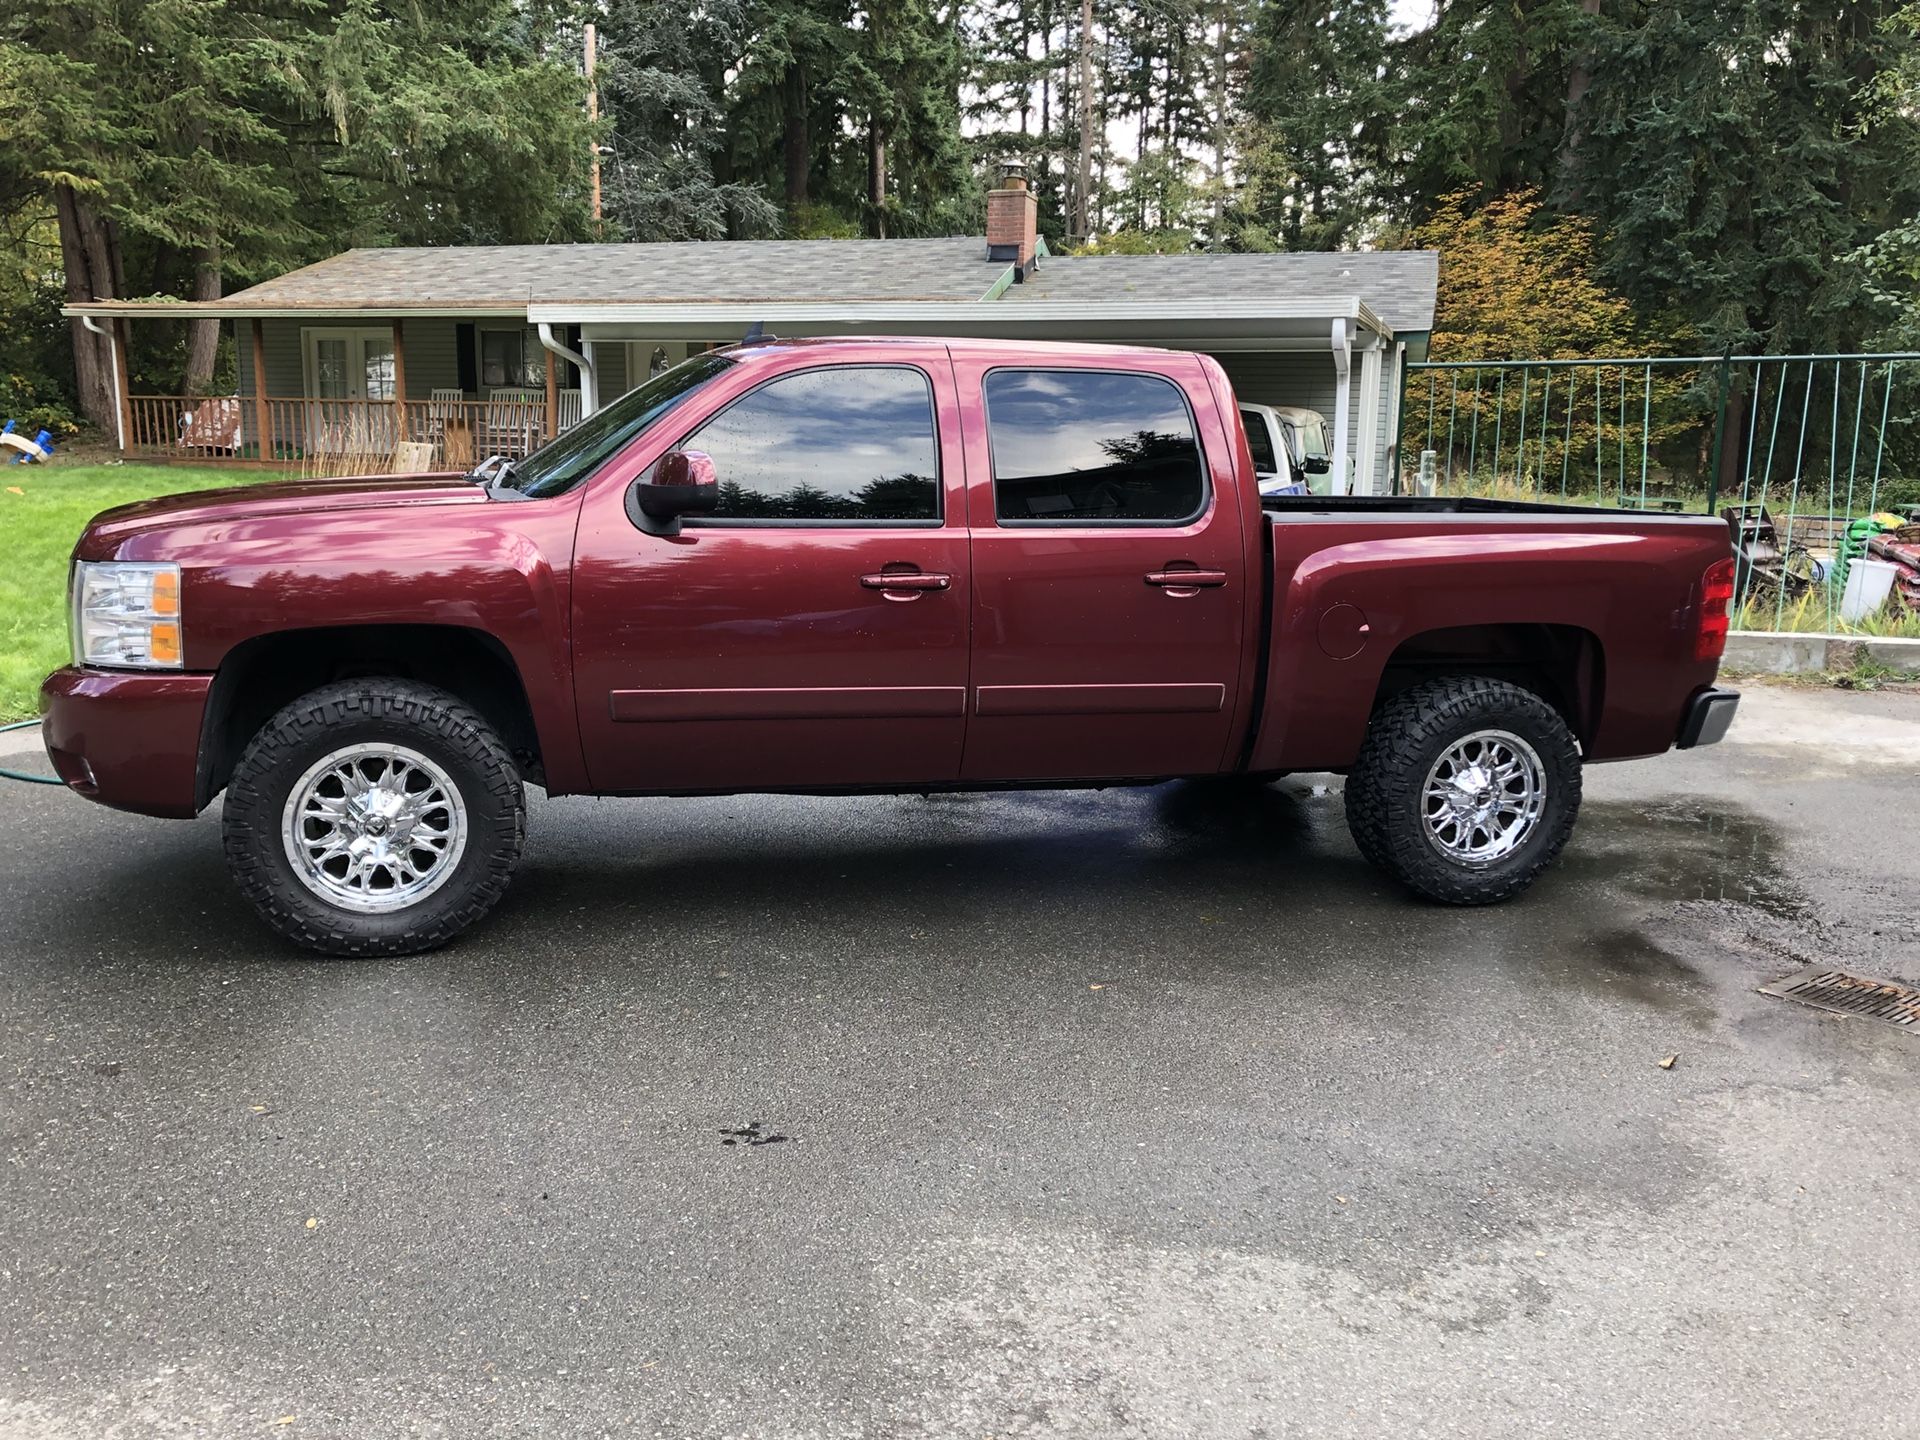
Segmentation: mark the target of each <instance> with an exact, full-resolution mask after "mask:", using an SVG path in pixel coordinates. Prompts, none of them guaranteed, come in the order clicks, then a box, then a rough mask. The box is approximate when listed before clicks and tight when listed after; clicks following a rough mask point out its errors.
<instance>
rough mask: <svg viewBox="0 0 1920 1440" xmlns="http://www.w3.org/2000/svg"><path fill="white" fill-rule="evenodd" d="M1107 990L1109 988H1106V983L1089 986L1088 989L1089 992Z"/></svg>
mask: <svg viewBox="0 0 1920 1440" xmlns="http://www.w3.org/2000/svg"><path fill="white" fill-rule="evenodd" d="M1106 988H1107V987H1106V982H1104V981H1102V982H1101V983H1100V984H1098V985H1089V986H1087V989H1089V990H1104V989H1106Z"/></svg>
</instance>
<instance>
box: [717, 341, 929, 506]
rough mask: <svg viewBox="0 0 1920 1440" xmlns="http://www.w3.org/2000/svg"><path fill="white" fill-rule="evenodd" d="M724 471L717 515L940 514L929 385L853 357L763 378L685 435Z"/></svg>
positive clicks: (912, 374)
mask: <svg viewBox="0 0 1920 1440" xmlns="http://www.w3.org/2000/svg"><path fill="white" fill-rule="evenodd" d="M681 448H682V449H685V450H704V451H706V452H707V453H708V454H709V455H711V456H712V457H713V465H714V469H715V470H716V471H718V472H719V476H720V508H719V509H718V510H716V511H714V518H716V519H720V520H938V519H939V518H940V459H939V447H938V446H937V445H936V444H935V441H934V429H933V388H932V386H931V385H929V384H928V382H927V377H926V376H925V375H923V374H921V373H920V372H919V371H918V370H909V369H904V368H898V367H879V366H856V367H849V368H840V369H834V370H804V371H802V372H800V373H799V374H797V375H788V376H784V377H783V378H781V379H779V380H773V381H769V382H768V383H767V384H765V385H763V386H761V387H760V388H759V389H758V390H755V391H753V392H752V393H751V394H749V395H747V396H745V397H743V398H742V399H741V400H739V401H737V402H736V403H734V404H733V405H730V406H728V407H727V409H725V410H723V411H721V412H720V413H719V414H718V415H716V416H714V417H713V419H711V420H709V421H708V422H707V423H706V424H705V425H702V426H701V427H700V428H699V429H698V430H697V431H695V432H694V433H693V434H692V435H689V436H688V437H687V438H686V439H685V440H684V441H682V442H681Z"/></svg>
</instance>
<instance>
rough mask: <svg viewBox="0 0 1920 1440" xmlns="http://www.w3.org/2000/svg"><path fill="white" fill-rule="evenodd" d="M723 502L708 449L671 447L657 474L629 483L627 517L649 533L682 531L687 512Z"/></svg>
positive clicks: (704, 510)
mask: <svg viewBox="0 0 1920 1440" xmlns="http://www.w3.org/2000/svg"><path fill="white" fill-rule="evenodd" d="M719 506H720V475H719V472H718V471H716V470H715V469H714V467H713V457H712V456H711V455H709V454H707V453H706V452H705V451H704V450H669V451H668V452H667V453H666V454H664V455H662V456H661V457H660V463H659V464H657V465H655V466H654V467H653V474H651V475H649V476H647V477H646V478H645V479H643V480H636V481H634V482H633V484H631V485H629V486H628V487H627V518H628V519H629V520H631V521H632V522H633V523H634V525H635V526H636V527H637V528H639V529H641V530H644V531H646V532H647V533H648V534H649V535H678V534H679V533H680V517H681V516H683V515H711V514H712V513H713V512H714V511H715V510H716V509H718V508H719Z"/></svg>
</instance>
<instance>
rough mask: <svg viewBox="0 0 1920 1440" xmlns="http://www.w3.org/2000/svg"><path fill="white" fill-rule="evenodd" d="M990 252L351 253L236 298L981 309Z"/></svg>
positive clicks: (773, 245)
mask: <svg viewBox="0 0 1920 1440" xmlns="http://www.w3.org/2000/svg"><path fill="white" fill-rule="evenodd" d="M1005 269H1006V267H1005V266H1004V265H996V264H992V263H989V262H988V260H987V247H986V244H985V242H984V241H982V240H979V239H977V238H974V237H970V236H956V237H954V238H952V239H946V240H733V241H705V242H702V241H682V242H667V243H656V244H638V245H458V246H443V247H439V248H435V249H417V250H403V249H392V250H348V251H346V252H345V253H344V254H341V255H335V256H333V257H332V258H331V259H328V260H322V261H320V263H319V264H317V265H309V266H307V267H306V268H305V269H303V270H295V271H293V272H292V273H291V274H288V275H282V276H280V277H279V278H278V279H277V280H268V281H265V282H264V283H262V284H259V285H255V286H254V287H253V288H252V289H249V290H242V291H239V292H237V293H235V294H234V295H231V296H229V297H228V302H230V303H231V305H232V307H233V308H235V309H244V308H255V307H276V308H277V307H281V306H289V307H293V306H313V307H315V308H322V307H340V306H354V307H362V306H364V307H365V308H367V309H369V310H392V309H407V308H424V307H432V308H434V309H457V308H461V307H465V306H472V307H474V308H481V307H484V306H488V305H493V306H499V305H525V304H528V303H529V302H532V303H538V304H545V305H555V304H565V303H567V302H569V301H580V302H594V303H602V304H604V303H608V302H617V301H634V302H643V303H644V302H646V301H650V300H651V301H661V302H667V301H682V302H685V301H755V300H806V301H833V300H978V299H979V298H980V297H981V296H982V295H984V294H986V292H987V290H988V288H989V287H990V286H991V285H992V284H993V283H994V281H995V280H997V279H999V278H1000V276H1001V275H1002V274H1003V273H1004V272H1005Z"/></svg>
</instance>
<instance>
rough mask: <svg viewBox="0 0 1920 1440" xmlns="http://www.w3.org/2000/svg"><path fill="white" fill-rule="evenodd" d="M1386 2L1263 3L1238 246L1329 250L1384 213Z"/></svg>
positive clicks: (1255, 43) (1254, 43)
mask: <svg viewBox="0 0 1920 1440" xmlns="http://www.w3.org/2000/svg"><path fill="white" fill-rule="evenodd" d="M1387 20H1388V15H1387V5H1386V0H1265V3H1263V4H1261V5H1260V6H1259V8H1258V9H1257V10H1256V11H1255V12H1254V19H1253V25H1252V34H1251V36H1250V37H1249V45H1250V47H1251V52H1252V59H1251V64H1250V66H1249V74H1248V78H1247V86H1246V94H1245V98H1244V101H1243V106H1244V111H1245V115H1246V126H1245V130H1244V132H1243V139H1242V144H1243V146H1244V150H1243V154H1242V156H1241V162H1242V176H1241V182H1242V185H1241V196H1240V201H1239V204H1238V206H1237V207H1236V211H1235V216H1234V221H1235V226H1236V243H1237V244H1239V245H1240V246H1241V247H1243V248H1247V249H1267V248H1276V247H1277V248H1281V249H1286V250H1333V249H1340V248H1342V247H1345V246H1351V245H1354V244H1357V243H1358V242H1360V241H1361V240H1363V239H1368V238H1371V235H1372V232H1373V231H1374V230H1375V229H1376V228H1377V226H1378V224H1379V222H1380V220H1381V218H1382V216H1383V213H1384V212H1386V211H1387V210H1388V209H1389V196H1388V193H1387V191H1386V189H1385V185H1386V175H1385V173H1384V172H1385V169H1386V166H1387V164H1388V160H1389V155H1390V151H1391V147H1392V144H1393V137H1392V127H1393V124H1394V121H1395V115H1396V107H1395V100H1396V96H1395V94H1394V90H1393V87H1392V85H1391V84H1390V81H1389V77H1388V74H1387V52H1388V34H1387Z"/></svg>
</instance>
